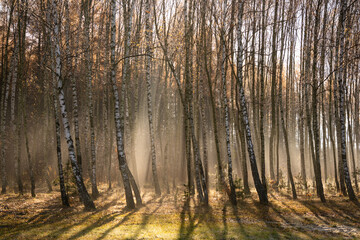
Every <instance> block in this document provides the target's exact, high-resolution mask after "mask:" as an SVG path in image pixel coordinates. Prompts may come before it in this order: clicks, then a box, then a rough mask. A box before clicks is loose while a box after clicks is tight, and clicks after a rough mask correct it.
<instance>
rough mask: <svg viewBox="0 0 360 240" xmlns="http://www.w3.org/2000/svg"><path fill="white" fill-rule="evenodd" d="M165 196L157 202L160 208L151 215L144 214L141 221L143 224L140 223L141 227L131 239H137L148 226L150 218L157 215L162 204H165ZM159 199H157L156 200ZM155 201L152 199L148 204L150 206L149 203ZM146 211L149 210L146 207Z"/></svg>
mask: <svg viewBox="0 0 360 240" xmlns="http://www.w3.org/2000/svg"><path fill="white" fill-rule="evenodd" d="M164 198H165V196H162V197H161V198H160V199H159V201H158V202H157V203H158V206H157V207H156V208H155V209H154V210H153V211H152V212H150V213H143V214H142V220H141V223H140V227H139V228H138V229H137V230H136V231H135V233H134V234H133V236H132V237H131V238H130V239H136V238H137V237H138V236H139V234H140V233H141V231H142V230H144V229H145V227H146V225H147V224H148V222H149V218H150V217H151V216H152V215H153V214H155V213H156V212H157V211H158V210H159V208H160V207H161V206H162V203H163V200H164ZM156 199H157V198H156ZM153 201H154V199H151V200H150V201H148V202H147V203H146V204H148V203H149V202H153ZM145 209H146V210H148V207H147V206H146V205H145Z"/></svg>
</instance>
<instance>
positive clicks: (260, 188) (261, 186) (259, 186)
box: [237, 0, 268, 204]
mask: <svg viewBox="0 0 360 240" xmlns="http://www.w3.org/2000/svg"><path fill="white" fill-rule="evenodd" d="M243 4H244V3H243V1H241V0H239V1H238V5H239V12H238V26H237V42H238V53H239V54H238V55H237V73H238V76H237V80H238V85H239V88H240V91H239V92H240V93H239V95H240V103H241V110H242V117H243V119H244V125H245V131H246V141H247V145H248V152H249V158H250V165H251V172H252V175H253V179H254V184H255V188H256V191H257V193H258V195H259V199H260V202H261V203H264V204H267V203H268V197H267V193H266V188H265V183H262V182H261V180H260V176H259V172H258V168H257V164H256V157H255V152H254V147H253V143H252V139H251V131H250V124H249V118H248V111H247V106H246V99H245V93H244V88H243V77H242V56H241V54H240V53H241V52H242V39H241V38H242V34H241V26H242V10H243Z"/></svg>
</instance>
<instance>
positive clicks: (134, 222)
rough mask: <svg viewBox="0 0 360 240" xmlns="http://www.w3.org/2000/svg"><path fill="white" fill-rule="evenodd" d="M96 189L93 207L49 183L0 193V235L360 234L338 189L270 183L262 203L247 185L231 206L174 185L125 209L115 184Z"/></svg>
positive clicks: (359, 216)
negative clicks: (311, 191)
mask: <svg viewBox="0 0 360 240" xmlns="http://www.w3.org/2000/svg"><path fill="white" fill-rule="evenodd" d="M100 190H103V191H102V192H101V196H100V197H99V198H97V199H96V200H95V204H96V210H95V211H91V212H86V211H84V210H83V206H82V205H81V204H80V203H79V201H78V198H77V197H71V199H70V201H71V205H72V207H70V208H64V207H62V206H61V201H60V194H59V193H58V192H55V191H54V192H51V193H38V194H37V197H36V198H31V197H30V196H29V195H28V194H25V195H22V196H19V195H17V194H5V195H0V239H346V238H350V239H352V238H359V239H360V207H359V206H358V205H355V204H354V203H352V202H350V201H348V200H347V199H346V198H344V197H341V196H337V195H333V196H329V195H328V196H327V202H326V203H325V204H323V203H321V202H320V201H319V200H318V199H317V198H312V197H311V196H299V199H298V200H292V199H291V198H290V197H289V194H288V193H286V192H275V191H272V192H270V193H269V200H270V204H269V205H268V206H264V205H262V204H259V203H258V200H257V196H256V194H255V193H253V194H252V196H251V197H248V198H245V199H243V200H239V202H238V206H237V207H232V206H231V205H230V204H229V202H228V201H227V199H226V196H223V195H222V194H219V193H217V192H215V191H212V194H211V197H210V207H203V206H195V204H194V202H195V201H194V199H191V200H190V201H186V198H185V197H184V196H185V195H184V191H183V190H184V189H180V188H179V189H178V190H177V191H174V193H173V194H167V195H163V196H161V197H155V195H154V193H153V192H151V191H148V192H147V193H145V194H144V195H143V203H144V204H143V206H141V207H138V208H136V209H135V210H131V211H129V210H126V208H125V198H124V195H123V193H122V191H120V189H115V190H110V191H106V190H105V189H100Z"/></svg>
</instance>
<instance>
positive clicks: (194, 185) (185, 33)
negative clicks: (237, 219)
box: [0, 0, 360, 210]
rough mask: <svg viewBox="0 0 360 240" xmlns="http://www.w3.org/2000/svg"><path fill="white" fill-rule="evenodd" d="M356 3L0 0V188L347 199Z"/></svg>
mask: <svg viewBox="0 0 360 240" xmlns="http://www.w3.org/2000/svg"><path fill="white" fill-rule="evenodd" d="M359 4H360V3H359V2H358V1H354V2H352V3H351V4H350V2H348V1H346V0H341V1H330V0H326V1H321V0H318V1H307V0H304V1H295V0H289V1H285V0H284V1H268V0H264V1H257V0H255V1H240V0H239V1H235V0H227V1H226V0H221V1H205V0H204V1H193V0H186V1H177V0H162V1H154V0H144V1H143V0H122V1H120V2H119V1H115V0H96V1H95V0H84V1H68V0H43V1H28V0H19V1H14V0H10V1H1V3H0V11H1V15H0V33H1V36H2V37H1V43H2V48H1V49H2V50H1V84H0V87H1V88H0V93H1V113H0V115H1V145H0V147H1V156H0V159H1V160H0V161H1V184H2V194H6V193H9V192H14V193H16V194H20V195H22V194H28V193H29V192H31V195H32V197H36V194H37V193H42V192H44V191H49V192H51V191H60V193H61V201H62V204H63V205H65V206H69V205H71V204H70V202H69V195H71V196H72V194H75V195H77V194H78V195H79V196H80V199H81V202H82V203H83V204H84V207H85V209H86V210H91V209H95V208H96V206H95V205H96V204H94V200H95V199H97V198H98V197H100V196H103V195H102V194H103V193H104V191H105V190H104V189H107V190H106V191H109V190H111V189H114V188H115V189H120V190H119V191H121V192H122V193H124V196H125V201H126V206H127V207H128V208H129V209H134V208H135V207H136V205H138V206H139V205H141V204H142V202H143V201H142V194H144V193H149V192H151V193H153V194H154V195H155V196H163V195H164V194H171V193H174V192H176V193H177V192H178V191H181V192H182V193H184V194H185V195H186V196H193V197H194V196H196V200H197V201H198V203H199V204H203V205H208V204H209V201H210V202H211V194H212V192H217V193H222V194H224V196H226V198H227V199H228V200H229V201H230V202H231V204H232V205H234V206H235V205H237V202H238V201H239V200H240V199H241V197H240V196H243V198H245V196H248V197H249V196H251V194H252V193H253V195H254V196H255V195H256V199H257V200H259V201H260V202H261V203H263V204H267V203H268V202H269V196H271V193H273V192H274V191H286V193H287V194H289V196H290V195H291V197H292V198H293V199H297V198H298V197H300V198H301V197H306V196H308V195H311V196H312V195H314V196H315V195H316V196H317V197H319V199H320V201H321V202H325V201H326V197H327V196H328V195H330V196H332V195H334V194H336V193H338V194H341V195H343V196H348V197H349V199H350V200H351V201H354V202H357V194H358V191H359V186H358V185H359V184H358V178H359V167H358V166H359V164H360V162H359V152H360V144H359V143H360V124H359V95H358V92H359V91H358V90H359V82H360V81H359V66H360V65H359V47H358V44H357V43H358V42H359V36H360V34H359V26H360V18H359V12H358V10H359V9H360V5H359ZM179 189H180V190H179ZM209 196H210V197H209ZM209 199H210V200H209Z"/></svg>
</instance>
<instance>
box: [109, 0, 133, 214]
mask: <svg viewBox="0 0 360 240" xmlns="http://www.w3.org/2000/svg"><path fill="white" fill-rule="evenodd" d="M110 8H111V21H110V22H111V30H110V31H111V38H110V49H111V55H110V58H111V63H110V64H111V85H112V89H113V98H114V119H115V128H116V145H117V155H118V160H119V169H120V172H121V175H122V180H123V184H124V189H125V198H126V206H127V207H128V208H129V209H134V208H135V203H134V199H133V194H132V191H131V185H130V181H129V175H128V172H129V171H128V167H127V163H126V156H125V152H124V142H123V135H122V132H121V122H120V99H119V92H118V87H117V85H116V62H115V37H116V36H115V35H116V25H115V17H116V1H115V0H111V1H110Z"/></svg>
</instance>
